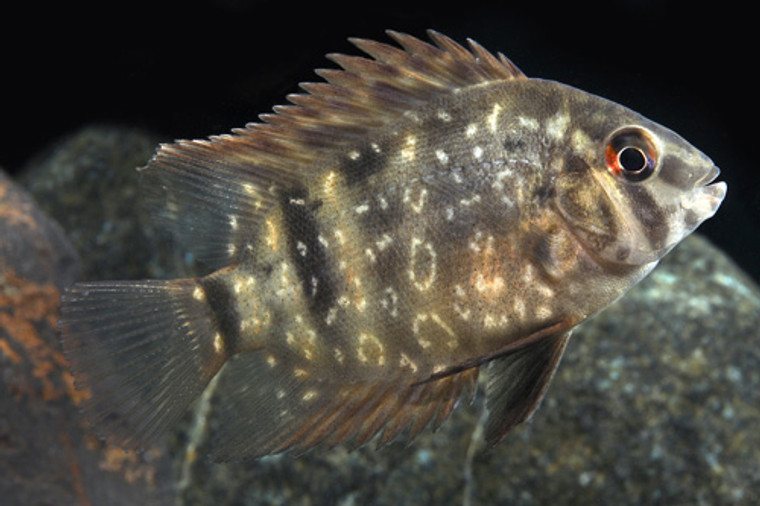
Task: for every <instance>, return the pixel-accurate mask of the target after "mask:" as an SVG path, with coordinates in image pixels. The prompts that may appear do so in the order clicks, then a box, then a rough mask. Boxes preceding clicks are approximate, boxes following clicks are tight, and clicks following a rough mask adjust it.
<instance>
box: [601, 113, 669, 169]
mask: <svg viewBox="0 0 760 506" xmlns="http://www.w3.org/2000/svg"><path fill="white" fill-rule="evenodd" d="M604 158H605V162H606V164H607V168H608V169H609V170H610V172H612V173H613V174H614V175H615V176H618V177H624V178H625V179H626V180H627V181H631V182H638V181H644V180H645V179H647V178H648V177H649V176H651V175H652V174H653V173H654V171H655V169H656V168H657V161H658V154H657V149H656V147H655V144H654V142H653V141H652V137H651V135H650V134H649V133H648V132H647V131H646V130H644V129H642V128H638V127H626V128H623V129H620V130H618V131H616V132H615V133H614V134H612V135H611V136H610V140H609V141H608V142H607V145H606V147H605V150H604Z"/></svg>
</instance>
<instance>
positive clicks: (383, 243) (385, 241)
mask: <svg viewBox="0 0 760 506" xmlns="http://www.w3.org/2000/svg"><path fill="white" fill-rule="evenodd" d="M391 244H393V238H392V237H391V236H389V235H388V234H383V235H382V236H381V237H380V240H378V241H376V242H375V245H376V246H377V249H378V250H379V251H384V250H385V248H387V247H388V246H390V245H391Z"/></svg>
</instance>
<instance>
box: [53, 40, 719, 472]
mask: <svg viewBox="0 0 760 506" xmlns="http://www.w3.org/2000/svg"><path fill="white" fill-rule="evenodd" d="M387 34H388V36H389V37H390V38H391V39H392V40H393V42H395V44H394V43H393V42H377V41H373V40H369V39H361V38H351V39H349V40H350V41H351V42H352V43H353V45H354V46H356V47H357V48H358V49H359V50H360V51H361V52H363V53H364V54H362V55H346V54H329V55H327V58H328V59H329V60H330V61H332V62H333V63H334V64H335V65H336V68H327V69H320V70H317V71H316V74H317V75H318V76H319V77H320V78H321V80H320V81H317V82H307V83H302V84H301V85H300V87H301V89H302V90H301V91H300V92H298V93H294V94H291V95H289V96H288V97H287V99H288V104H287V105H281V106H276V107H274V108H273V111H272V112H270V113H266V114H262V115H261V116H259V121H255V122H251V123H249V124H247V125H245V126H244V127H242V128H238V129H234V130H232V131H231V132H230V133H228V134H223V135H218V136H212V137H209V138H207V139H200V140H179V141H176V142H174V143H167V144H162V145H160V146H159V147H158V149H157V151H156V153H155V154H154V155H153V157H152V158H151V160H150V161H149V162H148V163H147V165H146V166H145V167H142V168H140V169H139V171H140V176H141V187H142V192H143V193H144V195H145V199H146V201H147V202H148V204H149V205H150V206H151V208H152V209H153V212H154V215H153V216H154V217H155V220H156V221H157V222H158V223H160V224H161V226H162V227H165V228H166V229H168V230H170V231H171V232H172V233H173V234H174V235H175V236H176V238H177V240H178V241H179V242H180V244H182V245H183V247H184V248H186V249H187V250H188V251H189V252H191V253H192V254H193V255H195V256H196V257H197V258H199V259H200V260H201V261H202V262H203V263H204V265H205V266H207V268H208V273H207V274H206V275H203V276H199V277H195V278H188V279H169V280H156V279H148V280H126V281H95V282H80V283H76V284H74V285H73V286H71V287H70V288H69V289H68V290H67V291H66V292H65V293H64V295H63V298H62V309H61V320H60V328H61V343H62V346H63V349H64V351H65V355H66V357H67V358H68V360H69V362H70V366H71V369H72V371H73V374H74V376H75V377H76V381H77V385H78V387H79V388H82V389H85V390H87V391H88V396H87V397H88V400H87V401H86V402H85V404H84V413H85V414H86V416H87V418H88V419H89V420H90V422H91V423H92V425H93V426H94V428H95V430H96V431H97V432H98V433H99V434H100V435H101V436H102V437H103V438H105V439H106V440H107V441H108V442H110V443H113V444H117V445H119V446H121V447H123V448H124V449H126V450H134V449H140V448H145V447H146V446H148V445H150V444H153V443H154V442H156V441H157V440H158V439H159V438H160V437H161V436H162V435H163V434H165V433H166V432H167V430H168V429H169V428H171V427H172V426H173V425H174V424H175V423H176V422H177V421H178V420H179V418H180V417H181V416H182V415H183V413H184V412H186V411H187V410H188V408H189V407H190V406H191V405H192V404H193V402H195V401H196V399H198V398H199V397H200V396H201V395H202V394H203V392H204V391H206V389H207V388H208V387H209V384H210V383H212V382H213V384H214V388H215V392H217V393H218V397H219V400H218V402H215V404H214V409H215V410H218V411H217V412H218V413H219V423H218V424H216V425H218V427H216V428H215V430H214V433H213V434H212V439H211V444H210V445H209V446H210V448H211V450H210V458H211V459H213V460H217V461H228V460H242V459H251V458H259V457H262V456H266V455H271V454H279V453H288V454H292V455H300V454H301V453H303V452H305V451H307V450H310V449H312V448H315V447H319V448H324V449H329V448H332V447H334V446H336V445H346V446H347V447H348V448H358V447H361V446H363V445H365V444H367V443H369V442H371V441H374V442H375V443H376V444H377V446H378V447H380V446H383V445H387V444H389V443H391V442H394V441H407V442H409V441H412V440H413V439H414V438H415V437H416V436H417V435H418V434H419V433H420V432H421V431H422V430H423V429H425V428H426V427H433V428H437V427H439V426H440V425H441V424H442V423H443V422H444V421H445V420H446V419H447V417H448V416H449V414H450V413H451V411H452V410H453V409H454V408H455V406H456V405H457V404H458V403H459V402H460V401H463V400H464V401H466V400H467V399H471V398H472V397H473V395H475V392H477V391H481V390H482V391H484V395H485V406H486V409H487V421H486V422H485V428H484V437H485V441H486V443H487V444H488V445H489V446H492V445H494V444H496V443H497V442H498V441H500V440H501V439H502V438H503V437H504V436H505V435H506V434H507V433H508V432H509V431H510V430H511V429H512V428H513V427H515V426H516V425H518V424H520V423H521V422H523V421H525V420H526V419H528V418H529V417H530V416H531V415H532V414H533V413H534V412H535V410H536V409H537V407H538V406H539V404H540V402H541V400H542V398H543V397H544V395H545V394H546V391H547V388H548V386H549V384H550V381H551V379H552V377H553V376H554V373H555V371H556V369H557V367H558V364H559V362H560V359H561V357H562V355H563V352H564V350H565V348H566V346H567V344H568V340H569V338H570V335H571V333H572V331H573V329H575V327H577V326H578V325H579V324H580V323H582V322H583V321H585V320H586V319H587V318H589V317H590V316H592V315H593V314H595V313H597V312H598V311H600V310H601V309H603V308H604V307H606V306H608V305H609V304H610V303H612V302H613V301H615V300H616V299H618V298H619V297H621V296H622V295H623V294H624V293H625V292H627V291H628V290H629V289H630V288H631V287H632V286H634V285H635V284H636V283H637V282H639V281H640V280H641V279H642V278H643V277H644V276H646V275H647V274H648V273H649V272H650V271H651V270H652V269H653V268H654V267H655V266H656V265H657V263H658V262H659V260H660V259H661V258H662V257H663V256H664V255H665V254H666V253H668V252H669V251H670V250H671V249H672V248H673V247H674V246H676V245H677V244H678V243H679V241H681V240H682V239H683V238H684V237H686V236H687V235H689V234H690V233H691V232H692V231H693V230H694V229H695V228H697V226H698V225H699V224H700V223H702V222H703V221H704V220H706V219H708V218H710V217H711V216H713V214H714V213H715V212H716V211H717V209H718V207H719V206H720V204H721V202H722V201H723V199H724V197H725V195H726V191H727V186H726V183H725V182H715V179H716V178H717V177H718V175H719V173H720V171H719V169H718V168H717V167H716V165H715V164H714V163H713V162H712V161H711V160H710V158H708V157H707V156H706V155H704V154H703V153H701V152H700V151H698V150H697V149H696V148H695V147H693V146H692V145H691V144H689V143H688V142H687V141H686V140H684V139H683V138H682V137H680V136H679V135H677V134H676V133H674V132H672V131H671V130H669V129H667V128H665V127H663V126H661V125H659V124H657V123H655V122H653V121H650V120H648V119H646V118H644V117H643V116H641V115H640V114H638V113H636V112H634V111H632V110H630V109H628V108H626V107H624V106H622V105H620V104H617V103H615V102H612V101H609V100H606V99H604V98H601V97H598V96H596V95H593V94H590V93H587V92H584V91H581V90H579V89H576V88H574V87H571V86H568V85H565V84H561V83H558V82H555V81H551V80H545V79H537V78H528V77H526V76H525V75H524V74H523V73H522V72H521V71H520V70H519V69H518V67H517V66H516V65H515V64H514V63H512V62H511V61H510V60H509V59H508V58H507V57H506V56H504V55H503V54H502V53H496V54H494V53H492V52H489V51H488V50H486V49H485V48H484V47H483V46H481V45H480V44H478V43H477V42H475V41H473V40H472V39H468V40H467V44H466V45H463V44H460V43H458V42H456V41H454V40H453V39H451V38H449V37H447V36H445V35H443V34H441V33H439V32H436V31H432V30H430V31H428V32H427V35H428V37H429V39H430V40H429V41H423V40H422V39H419V38H417V37H414V36H412V35H409V34H405V33H401V32H396V31H387ZM479 376H482V378H480V380H479Z"/></svg>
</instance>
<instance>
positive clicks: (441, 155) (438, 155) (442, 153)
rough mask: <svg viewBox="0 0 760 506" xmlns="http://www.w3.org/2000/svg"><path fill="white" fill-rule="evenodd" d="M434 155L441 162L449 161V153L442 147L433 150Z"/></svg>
mask: <svg viewBox="0 0 760 506" xmlns="http://www.w3.org/2000/svg"><path fill="white" fill-rule="evenodd" d="M435 157H436V158H438V161H439V162H441V163H444V164H445V163H448V162H449V155H447V154H446V152H445V151H444V150H442V149H436V150H435Z"/></svg>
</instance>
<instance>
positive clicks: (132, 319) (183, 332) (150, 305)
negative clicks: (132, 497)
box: [61, 279, 226, 449]
mask: <svg viewBox="0 0 760 506" xmlns="http://www.w3.org/2000/svg"><path fill="white" fill-rule="evenodd" d="M199 286H200V285H199V284H198V281H197V280H193V279H185V280H176V281H154V280H151V281H113V282H95V283H81V284H76V285H74V286H73V287H71V288H69V290H68V291H67V292H66V293H65V295H64V297H63V305H62V308H61V330H62V339H61V340H62V344H63V348H64V352H65V354H66V357H67V358H68V360H69V361H70V362H71V367H72V369H73V371H74V374H75V376H76V379H77V386H78V387H79V388H80V389H87V390H89V392H90V394H91V396H90V398H89V400H88V401H86V403H85V405H84V411H85V414H86V415H87V416H88V418H89V419H90V422H91V423H92V424H93V425H94V426H95V428H96V429H97V430H98V431H99V432H100V433H101V434H102V435H103V436H104V437H105V438H106V439H107V440H108V441H109V442H113V443H116V444H118V445H120V446H122V447H124V448H125V449H134V448H136V447H138V446H147V445H149V444H150V443H151V442H153V441H154V440H155V438H156V437H157V436H159V435H160V434H162V433H163V432H164V431H166V430H167V429H168V428H169V427H170V426H171V425H172V424H173V423H174V422H176V421H177V420H178V419H179V418H180V416H181V415H182V414H183V413H184V411H185V410H186V408H187V407H188V405H189V404H190V403H191V402H192V401H193V400H195V399H196V398H197V397H198V396H200V394H201V393H202V392H203V390H204V388H205V387H206V385H207V384H208V382H209V381H210V380H211V378H212V377H213V376H214V375H215V374H216V373H217V372H218V371H219V369H220V368H221V367H222V365H223V364H224V362H225V360H226V355H225V353H224V351H223V350H220V349H217V348H216V347H215V343H214V337H213V336H215V335H216V329H215V324H214V318H213V314H212V312H211V308H210V307H209V305H208V303H207V302H206V301H205V297H203V296H202V294H203V292H202V291H199Z"/></svg>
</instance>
